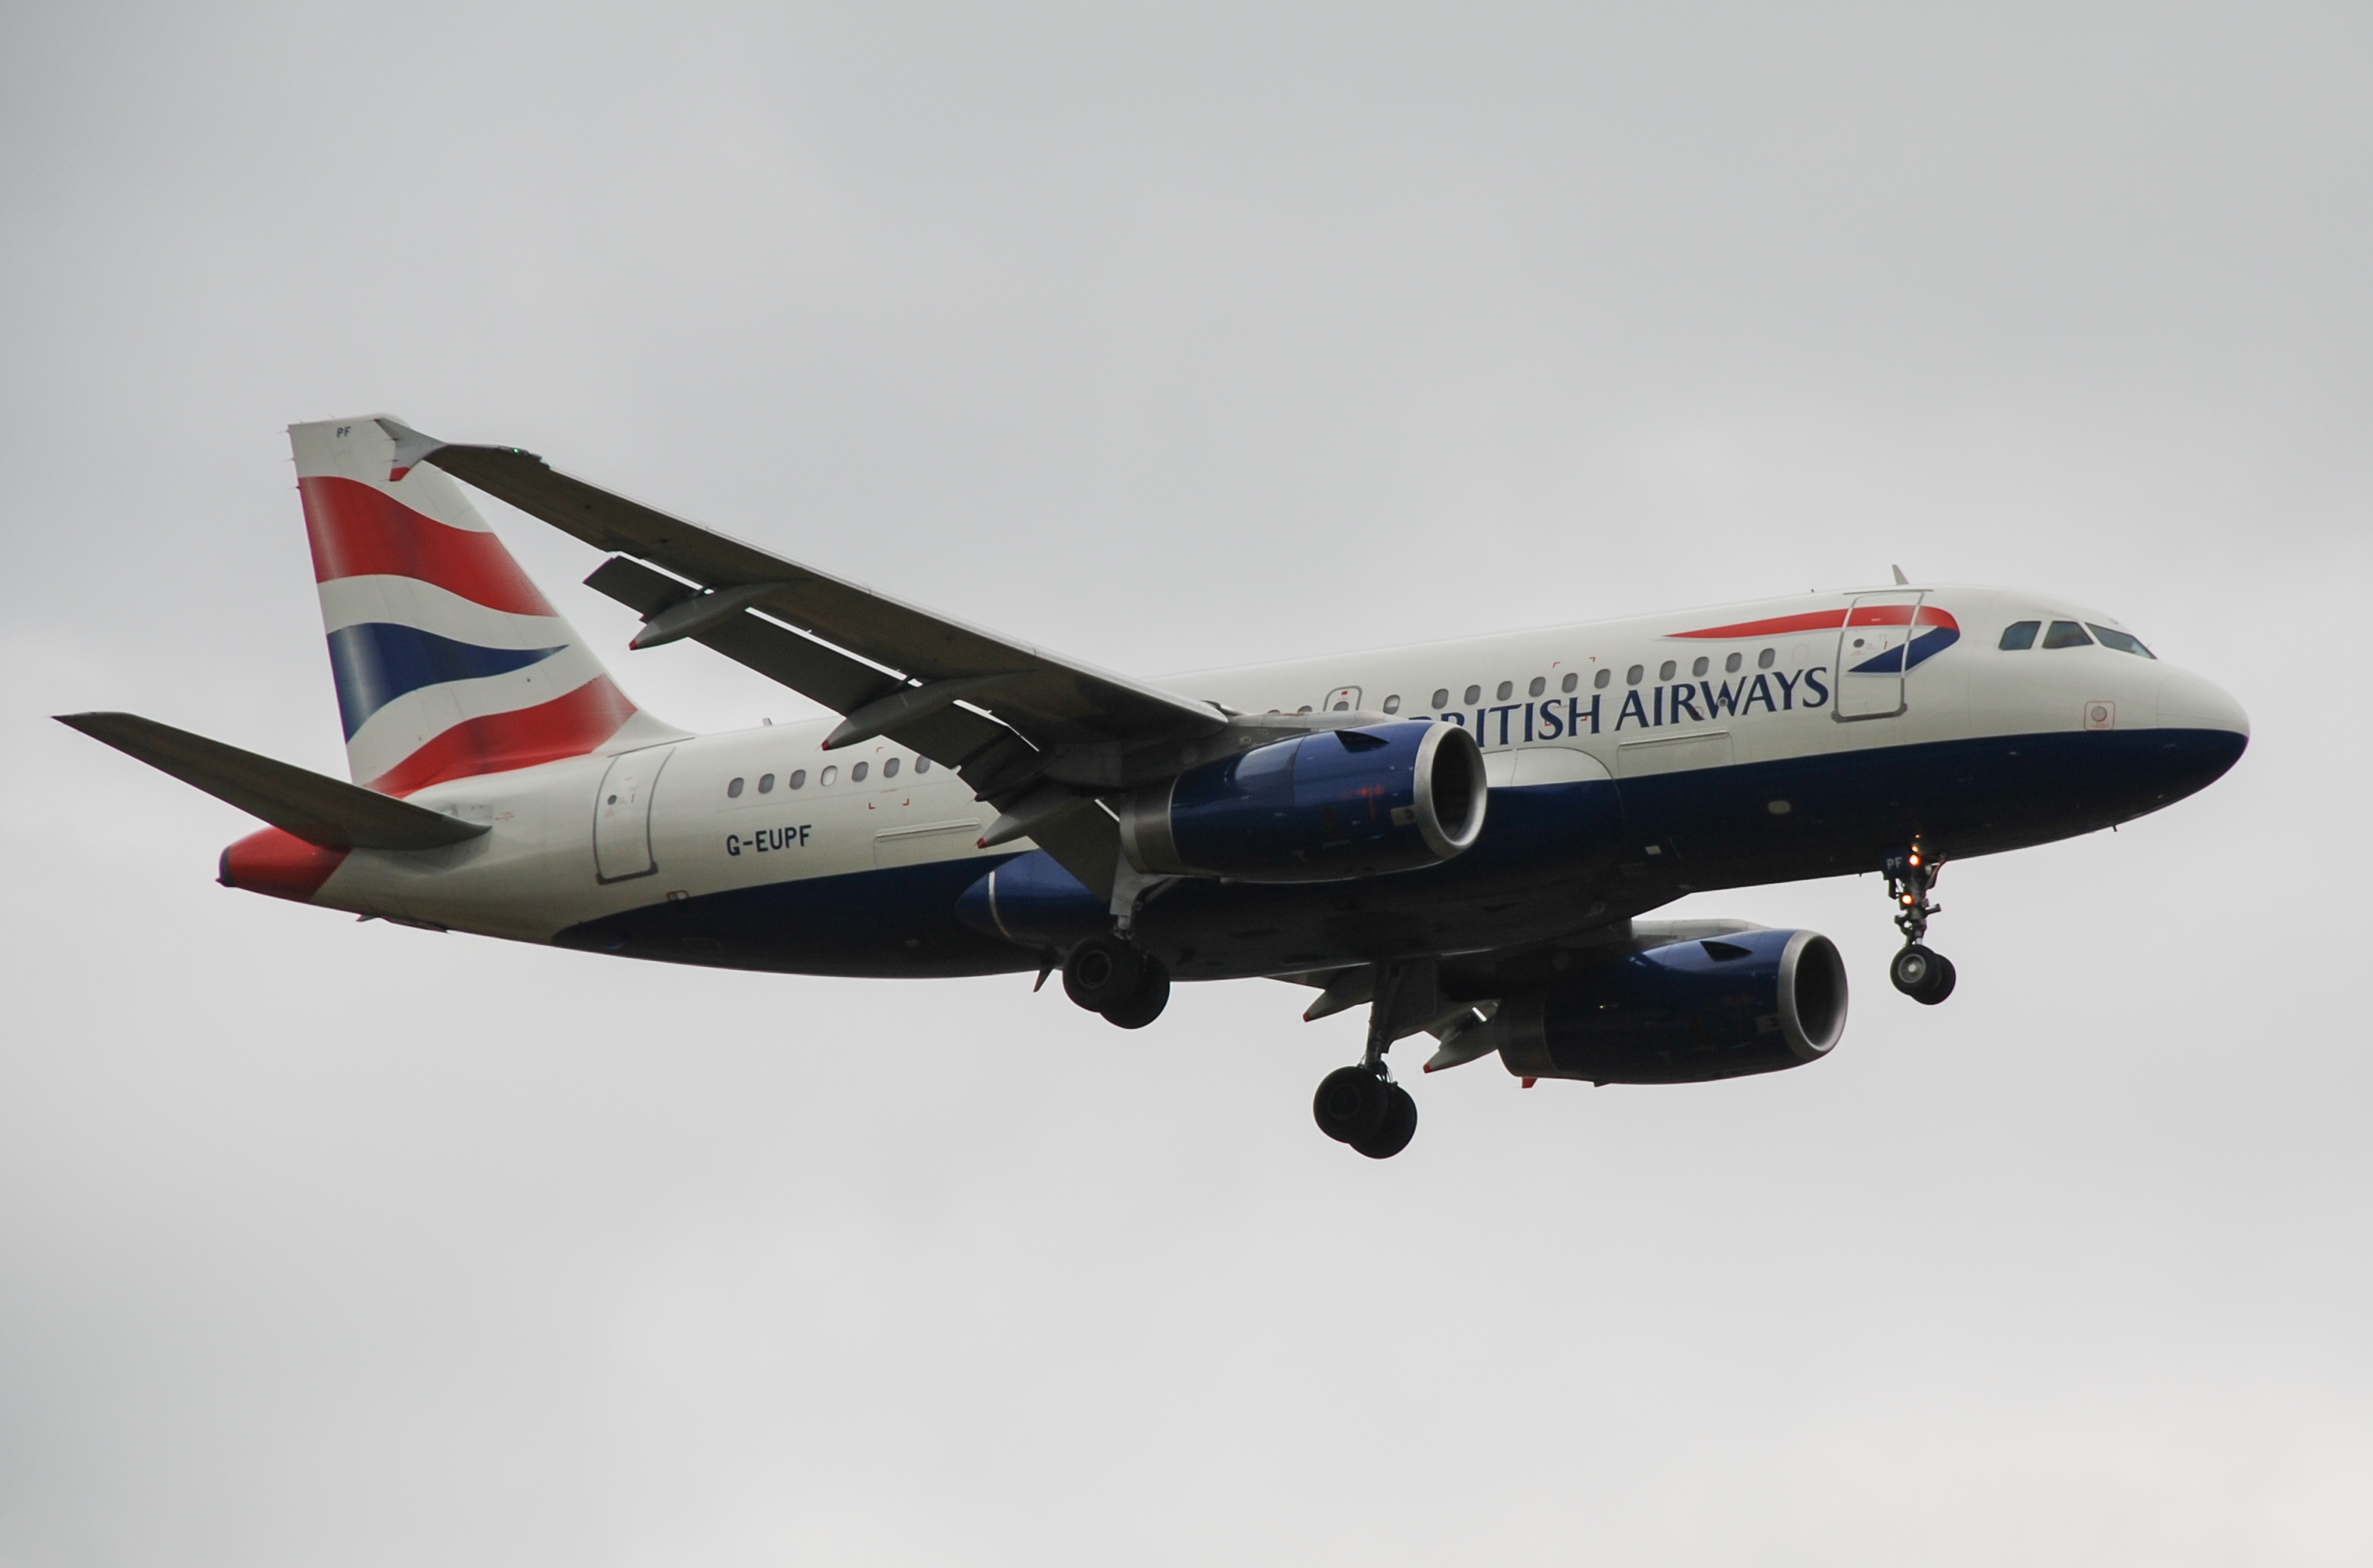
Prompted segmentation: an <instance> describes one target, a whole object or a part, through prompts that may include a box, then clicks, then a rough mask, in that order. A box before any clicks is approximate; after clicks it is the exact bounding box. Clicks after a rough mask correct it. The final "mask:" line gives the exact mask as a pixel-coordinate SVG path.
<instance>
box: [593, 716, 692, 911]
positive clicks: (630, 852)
mask: <svg viewBox="0 0 2373 1568" xmlns="http://www.w3.org/2000/svg"><path fill="white" fill-rule="evenodd" d="M674 754H675V748H674V747H673V746H651V747H649V748H647V749H645V750H643V751H637V752H626V753H624V754H622V755H618V756H614V757H612V758H611V759H610V766H609V769H608V770H607V771H606V772H604V773H603V774H602V790H601V793H600V794H598V795H596V796H594V797H593V880H594V881H596V882H624V881H625V880H626V879H627V878H629V877H638V876H649V875H650V874H651V873H652V872H655V871H657V870H659V865H658V863H657V862H656V861H654V860H652V859H651V796H652V794H653V793H654V792H655V791H656V790H657V789H658V787H659V781H660V768H662V767H665V766H667V759H668V758H669V757H670V756H672V755H674Z"/></svg>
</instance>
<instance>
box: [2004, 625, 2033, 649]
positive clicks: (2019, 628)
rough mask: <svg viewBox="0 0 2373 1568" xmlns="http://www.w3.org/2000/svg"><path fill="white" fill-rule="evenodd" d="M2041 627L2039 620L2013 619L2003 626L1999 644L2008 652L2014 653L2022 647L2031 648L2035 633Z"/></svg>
mask: <svg viewBox="0 0 2373 1568" xmlns="http://www.w3.org/2000/svg"><path fill="white" fill-rule="evenodd" d="M2042 629H2043V623H2042V622H2041V621H2013V622H2012V623H2011V624H2010V625H2008V626H2005V627H2003V635H2002V644H2001V646H2002V648H2003V649H2004V650H2005V652H2009V653H2016V652H2017V651H2018V650H2019V649H2024V648H2033V647H2034V646H2035V634H2036V633H2038V632H2040V631H2041V630H2042Z"/></svg>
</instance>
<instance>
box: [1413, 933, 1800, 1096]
mask: <svg viewBox="0 0 2373 1568" xmlns="http://www.w3.org/2000/svg"><path fill="white" fill-rule="evenodd" d="M1479 1028H1480V1029H1482V1030H1484V1031H1487V1032H1488V1037H1489V1038H1490V1039H1491V1040H1492V1041H1493V1043H1496V1044H1497V1046H1498V1047H1499V1051H1500V1059H1501V1061H1502V1063H1503V1064H1505V1066H1506V1067H1507V1069H1508V1071H1510V1072H1513V1073H1516V1074H1519V1075H1520V1076H1523V1077H1525V1078H1580V1079H1585V1080H1588V1081H1589V1082H1593V1083H1699V1082H1707V1081H1709V1080H1713V1079H1717V1078H1743V1077H1745V1076H1747V1075H1748V1074H1749V1073H1756V1072H1777V1071H1780V1070H1781V1069H1782V1068H1786V1067H1800V1066H1802V1065H1804V1064H1805V1063H1806V1062H1808V1061H1818V1060H1819V1059H1821V1058H1822V1057H1824V1056H1826V1055H1827V1054H1829V1047H1832V1046H1834V1045H1836V1044H1837V1043H1838V1039H1839V1037H1840V1036H1842V1035H1843V1034H1844V1033H1845V1028H1846V968H1845V964H1844V962H1843V961H1842V960H1841V959H1840V958H1839V956H1838V950H1837V946H1836V944H1835V943H1833V942H1830V941H1829V938H1827V937H1825V936H1823V935H1821V934H1820V933H1819V932H1818V931H1785V930H1780V931H1775V930H1741V931H1731V932H1728V933H1726V934H1724V935H1722V936H1719V937H1710V938H1705V939H1702V940H1699V941H1694V942H1666V943H1664V944H1663V945H1661V946H1656V947H1651V948H1646V949H1643V950H1642V951H1639V952H1634V953H1626V954H1621V955H1619V956H1616V957H1610V958H1607V959H1605V960H1603V961H1601V962H1599V963H1597V964H1594V965H1590V966H1589V967H1587V968H1583V969H1577V970H1575V971H1574V972H1573V973H1572V974H1570V975H1565V976H1561V977H1559V978H1557V979H1555V980H1552V981H1550V982H1549V984H1548V985H1547V986H1544V987H1541V988H1539V989H1535V990H1528V991H1520V992H1517V993H1515V994H1514V995H1511V996H1509V997H1506V998H1505V999H1503V1000H1502V1001H1501V1003H1500V1007H1499V1011H1498V1012H1496V1013H1495V1014H1494V1015H1493V1016H1492V1018H1491V1021H1490V1023H1489V1024H1481V1025H1479ZM1466 1039H1467V1036H1463V1035H1462V1036H1460V1040H1461V1041H1462V1042H1464V1041H1466ZM1476 1043H1478V1044H1480V1043H1482V1042H1476ZM1486 1048H1489V1047H1488V1046H1487V1047H1486ZM1478 1054H1479V1053H1478Z"/></svg>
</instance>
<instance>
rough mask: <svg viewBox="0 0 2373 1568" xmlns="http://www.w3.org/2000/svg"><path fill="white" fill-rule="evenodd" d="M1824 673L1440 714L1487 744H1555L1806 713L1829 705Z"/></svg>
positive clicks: (1771, 674) (1820, 669) (1767, 675)
mask: <svg viewBox="0 0 2373 1568" xmlns="http://www.w3.org/2000/svg"><path fill="white" fill-rule="evenodd" d="M1828 673H1829V666H1828V665H1826V664H1816V665H1814V666H1813V667H1812V668H1811V669H1809V670H1802V671H1799V672H1797V673H1794V674H1783V673H1781V672H1779V671H1777V670H1767V671H1763V672H1761V673H1758V674H1756V675H1753V676H1746V675H1742V676H1740V677H1738V678H1737V679H1736V680H1732V681H1722V682H1714V681H1680V682H1677V683H1675V684H1673V685H1655V686H1646V687H1642V686H1633V687H1632V688H1631V689H1630V690H1629V691H1626V692H1625V693H1624V694H1623V697H1622V701H1621V703H1620V705H1619V706H1613V707H1612V708H1611V716H1610V705H1609V702H1608V699H1609V698H1610V697H1612V696H1614V694H1613V693H1612V692H1593V693H1591V695H1590V697H1589V699H1588V700H1587V701H1585V700H1584V699H1583V698H1582V697H1580V696H1567V697H1548V698H1544V699H1542V700H1540V701H1537V702H1506V703H1500V704H1497V705H1494V706H1491V707H1487V708H1475V709H1473V710H1472V712H1473V717H1472V718H1471V719H1470V718H1469V717H1468V714H1467V710H1466V709H1454V710H1452V711H1450V712H1447V713H1444V715H1442V717H1443V718H1444V719H1446V720H1449V721H1450V722H1451V723H1453V724H1460V725H1465V726H1466V727H1467V728H1468V729H1471V730H1473V731H1475V739H1476V741H1477V742H1478V743H1479V744H1482V745H1487V746H1506V745H1514V744H1515V743H1518V742H1521V741H1554V740H1557V739H1558V738H1559V737H1561V736H1564V735H1596V734H1598V733H1599V732H1601V731H1620V730H1624V729H1636V730H1660V729H1663V728H1665V727H1666V726H1668V725H1673V724H1682V723H1689V724H1704V723H1709V722H1711V721H1712V720H1715V719H1719V718H1724V717H1728V718H1734V719H1743V718H1745V717H1746V716H1747V715H1748V714H1750V713H1752V712H1754V711H1755V710H1756V708H1758V707H1760V708H1762V709H1763V711H1765V712H1766V713H1790V712H1794V711H1795V710H1796V709H1798V708H1804V709H1806V710H1808V711H1809V710H1811V709H1813V708H1822V707H1825V706H1827V705H1828V703H1829V685H1828V684H1827V683H1826V682H1824V681H1823V680H1822V679H1821V677H1822V676H1824V675H1826V674H1828Z"/></svg>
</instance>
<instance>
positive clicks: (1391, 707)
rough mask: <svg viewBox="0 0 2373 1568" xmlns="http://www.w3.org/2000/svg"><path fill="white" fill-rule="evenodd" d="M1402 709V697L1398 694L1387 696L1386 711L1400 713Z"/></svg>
mask: <svg viewBox="0 0 2373 1568" xmlns="http://www.w3.org/2000/svg"><path fill="white" fill-rule="evenodd" d="M1400 710H1401V699H1400V698H1399V697H1398V696H1388V697H1386V698H1385V712H1386V713H1398V712H1399V711H1400Z"/></svg>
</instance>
